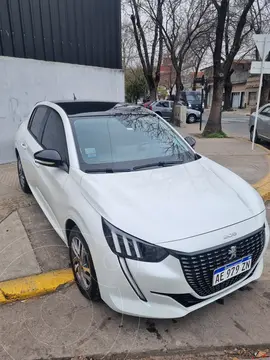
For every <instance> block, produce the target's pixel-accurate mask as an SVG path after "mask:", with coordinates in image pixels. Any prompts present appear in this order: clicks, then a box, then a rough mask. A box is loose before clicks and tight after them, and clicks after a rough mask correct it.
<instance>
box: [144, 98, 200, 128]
mask: <svg viewBox="0 0 270 360" xmlns="http://www.w3.org/2000/svg"><path fill="white" fill-rule="evenodd" d="M179 104H180V105H184V106H185V103H184V102H181V101H180V103H179ZM148 109H150V110H152V111H154V112H155V113H156V114H158V115H160V116H162V117H163V119H165V120H168V119H170V118H171V115H172V111H173V101H171V100H159V101H155V102H153V103H152V104H151V105H150V106H148ZM200 116H201V113H200V111H198V110H194V109H190V108H187V119H186V122H187V123H188V124H192V123H195V122H197V121H200Z"/></svg>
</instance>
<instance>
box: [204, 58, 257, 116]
mask: <svg viewBox="0 0 270 360" xmlns="http://www.w3.org/2000/svg"><path fill="white" fill-rule="evenodd" d="M251 62H252V60H236V61H234V63H233V65H232V67H233V70H234V72H233V74H232V76H231V82H232V94H231V107H232V108H233V109H241V108H253V107H254V106H256V103H257V96H258V90H259V76H258V75H252V74H250V67H251ZM202 71H203V72H204V75H205V78H207V80H208V84H209V88H208V98H207V103H208V106H211V103H212V97H213V67H212V66H209V67H207V68H204V69H202Z"/></svg>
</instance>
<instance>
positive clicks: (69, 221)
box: [65, 219, 78, 242]
mask: <svg viewBox="0 0 270 360" xmlns="http://www.w3.org/2000/svg"><path fill="white" fill-rule="evenodd" d="M74 226H78V225H77V224H76V223H75V221H73V220H72V219H67V221H66V224H65V234H66V239H67V242H68V239H69V235H70V233H71V230H72V229H73V228H74Z"/></svg>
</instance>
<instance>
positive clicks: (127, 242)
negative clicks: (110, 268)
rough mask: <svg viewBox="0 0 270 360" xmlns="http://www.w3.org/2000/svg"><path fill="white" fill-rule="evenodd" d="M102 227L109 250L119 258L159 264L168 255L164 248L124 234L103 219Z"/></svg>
mask: <svg viewBox="0 0 270 360" xmlns="http://www.w3.org/2000/svg"><path fill="white" fill-rule="evenodd" d="M102 226H103V231H104V235H105V238H106V240H107V243H108V245H109V247H110V249H111V250H112V252H113V253H114V254H116V255H118V256H120V257H123V258H127V259H132V260H138V261H145V262H160V261H162V260H164V259H165V258H166V257H167V256H168V255H169V253H168V252H167V250H165V249H164V248H162V247H160V246H156V245H152V244H149V243H147V242H145V241H142V240H139V239H137V238H135V237H134V236H131V235H129V234H126V233H124V232H123V231H121V230H119V229H117V228H116V227H114V226H113V225H112V224H110V223H109V222H108V221H106V220H105V219H102Z"/></svg>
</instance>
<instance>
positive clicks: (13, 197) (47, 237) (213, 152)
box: [0, 127, 270, 360]
mask: <svg viewBox="0 0 270 360" xmlns="http://www.w3.org/2000/svg"><path fill="white" fill-rule="evenodd" d="M188 129H189V128H187V127H186V128H181V129H180V130H179V131H180V132H181V133H182V134H183V135H186V134H187V133H188ZM196 150H197V151H198V152H199V153H201V154H203V155H205V156H209V157H210V158H212V159H213V160H215V161H217V162H219V163H221V164H222V165H224V166H227V167H228V168H230V169H232V170H233V171H235V172H236V173H238V174H239V175H240V176H242V177H243V178H244V179H246V180H247V181H248V182H249V183H251V184H253V183H255V182H257V181H258V180H260V179H261V178H262V177H264V176H265V175H267V173H268V171H269V162H268V150H266V149H264V148H262V147H260V146H256V148H255V151H254V152H252V151H251V146H250V143H249V142H248V141H244V140H240V139H197V146H196ZM0 222H1V223H0V281H2V280H4V279H8V278H16V277H18V276H25V275H31V274H39V273H44V272H47V271H50V270H53V269H62V268H67V267H68V266H69V260H68V251H67V249H66V247H65V245H64V244H63V243H62V241H61V240H60V239H59V237H58V236H57V235H56V233H55V232H54V231H53V229H52V228H51V226H50V224H49V223H48V221H47V220H46V218H45V217H44V215H43V213H42V211H41V210H40V208H39V207H38V205H37V204H36V202H35V200H34V199H33V197H32V196H26V195H24V194H23V193H22V192H21V191H20V190H19V186H18V182H17V174H16V166H15V164H9V165H3V166H0ZM0 310H1V311H0V359H1V360H10V359H15V360H28V359H29V360H31V359H48V358H51V357H55V358H57V357H59V358H61V357H65V356H66V357H72V356H79V355H80V356H81V355H82V356H83V355H85V356H86V355H87V356H90V358H91V357H93V359H96V358H102V357H103V356H107V355H108V356H109V355H112V354H117V355H115V357H114V359H116V358H117V359H125V358H127V359H130V358H134V357H135V356H137V358H144V357H146V356H150V355H155V354H159V355H161V357H162V358H163V354H164V355H165V354H167V353H170V352H185V353H190V352H194V351H197V350H198V351H199V352H207V351H208V350H209V351H210V350H211V352H212V353H213V352H215V351H217V353H218V352H220V351H221V352H223V350H224V348H225V347H229V349H231V350H232V351H233V350H234V349H235V348H240V349H241V347H249V346H255V347H256V348H257V349H266V348H269V347H270V337H269V334H270V322H269V319H270V256H269V255H268V254H267V257H266V261H265V272H264V275H263V277H262V279H261V280H260V281H259V282H257V283H254V284H252V285H251V286H249V287H248V288H246V291H237V292H236V293H234V294H232V295H230V296H228V297H226V299H225V303H224V305H220V304H217V303H214V304H212V305H210V306H207V307H205V308H203V309H201V310H198V311H196V312H194V313H192V314H190V315H189V316H187V317H185V318H182V319H177V320H147V319H138V318H134V317H129V316H122V315H120V314H117V313H115V312H113V311H112V310H110V309H109V308H108V307H107V306H106V305H105V304H103V303H102V302H101V303H98V304H96V303H91V302H89V301H87V300H86V299H84V298H83V297H82V295H81V294H80V293H79V291H78V290H77V287H76V286H75V285H73V286H70V287H68V288H64V289H62V290H60V291H58V292H55V293H53V294H50V295H46V296H44V297H41V298H38V299H31V300H27V301H23V302H16V303H12V304H7V305H0ZM268 345H269V346H268ZM120 354H121V355H120ZM234 356H235V357H236V358H237V357H238V356H237V354H236V355H234ZM108 358H109V357H108ZM112 358H113V357H112ZM150 358H151V357H150ZM150 358H149V359H150ZM187 358H188V357H187ZM187 358H185V357H183V359H187ZM197 358H198V357H197ZM211 358H212V359H214V357H211ZM219 358H220V357H217V359H219ZM228 358H233V356H232V357H228ZM239 358H240V357H239ZM164 359H165V357H164ZM172 359H173V358H172ZM205 359H207V357H205Z"/></svg>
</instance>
